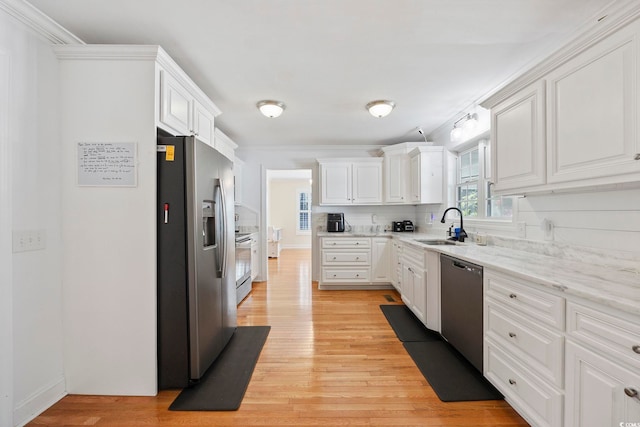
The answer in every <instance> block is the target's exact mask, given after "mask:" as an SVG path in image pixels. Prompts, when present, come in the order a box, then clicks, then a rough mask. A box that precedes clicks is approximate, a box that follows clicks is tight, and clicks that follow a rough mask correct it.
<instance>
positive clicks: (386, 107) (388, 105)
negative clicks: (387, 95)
mask: <svg viewBox="0 0 640 427" xmlns="http://www.w3.org/2000/svg"><path fill="white" fill-rule="evenodd" d="M395 106H396V104H395V102H393V101H385V100H378V101H371V102H370V103H368V104H367V105H366V106H365V107H366V109H367V110H369V113H371V115H372V116H373V117H384V116H387V115H389V113H390V112H391V110H393V107H395Z"/></svg>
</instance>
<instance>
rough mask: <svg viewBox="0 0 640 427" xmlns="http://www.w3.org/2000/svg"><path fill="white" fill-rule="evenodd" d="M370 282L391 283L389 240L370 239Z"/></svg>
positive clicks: (385, 238) (386, 238) (380, 238)
mask: <svg viewBox="0 0 640 427" xmlns="http://www.w3.org/2000/svg"><path fill="white" fill-rule="evenodd" d="M371 281H372V282H387V283H388V282H391V239H389V238H388V237H372V238H371Z"/></svg>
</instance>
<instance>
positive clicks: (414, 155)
mask: <svg viewBox="0 0 640 427" xmlns="http://www.w3.org/2000/svg"><path fill="white" fill-rule="evenodd" d="M409 156H410V166H409V169H410V176H411V178H410V186H411V187H410V202H411V203H412V204H429V203H442V193H443V191H442V174H443V169H442V163H443V147H440V146H435V147H429V146H427V147H418V148H415V149H414V150H413V151H411V153H409Z"/></svg>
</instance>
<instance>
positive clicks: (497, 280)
mask: <svg viewBox="0 0 640 427" xmlns="http://www.w3.org/2000/svg"><path fill="white" fill-rule="evenodd" d="M484 281H485V291H486V294H487V296H491V297H493V298H495V299H496V300H498V301H501V302H502V303H503V304H504V305H505V306H506V307H508V308H511V309H513V310H514V311H516V312H518V313H523V314H527V315H529V316H531V317H533V318H535V319H537V320H539V321H541V322H543V323H545V324H547V325H549V326H552V327H554V328H556V329H559V330H564V314H565V312H564V302H565V301H564V298H562V297H559V296H557V295H553V294H551V293H547V292H544V291H539V290H537V289H534V288H533V287H534V286H536V285H535V284H530V283H527V282H526V281H524V280H520V279H515V278H512V277H509V276H506V275H502V274H500V273H496V272H494V271H488V270H486V269H485V270H484Z"/></svg>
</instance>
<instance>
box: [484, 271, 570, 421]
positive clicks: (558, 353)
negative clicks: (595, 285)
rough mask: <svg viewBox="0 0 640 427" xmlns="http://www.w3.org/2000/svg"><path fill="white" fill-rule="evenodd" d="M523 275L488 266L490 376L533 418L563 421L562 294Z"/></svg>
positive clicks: (486, 339)
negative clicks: (556, 293) (520, 276)
mask: <svg viewBox="0 0 640 427" xmlns="http://www.w3.org/2000/svg"><path fill="white" fill-rule="evenodd" d="M537 287H538V286H537V285H536V284H534V283H530V282H528V281H526V280H523V279H516V278H514V277H511V276H509V275H506V274H503V273H498V272H495V271H492V270H490V269H485V270H484V374H485V376H486V377H487V378H488V379H489V381H491V383H492V384H493V385H495V386H496V388H498V390H500V392H502V394H504V396H505V398H506V399H507V401H508V402H509V403H510V404H511V405H512V406H513V407H514V408H515V409H516V410H517V411H518V412H519V413H520V415H522V416H523V417H524V418H525V419H526V420H527V421H528V422H530V423H531V424H533V425H536V426H549V427H557V426H561V425H562V419H563V395H564V393H563V385H564V384H563V383H564V370H563V367H564V316H565V300H564V299H563V298H562V297H559V296H557V295H553V294H551V293H547V292H544V291H542V290H538V289H535V288H537Z"/></svg>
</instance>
